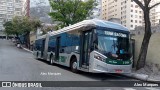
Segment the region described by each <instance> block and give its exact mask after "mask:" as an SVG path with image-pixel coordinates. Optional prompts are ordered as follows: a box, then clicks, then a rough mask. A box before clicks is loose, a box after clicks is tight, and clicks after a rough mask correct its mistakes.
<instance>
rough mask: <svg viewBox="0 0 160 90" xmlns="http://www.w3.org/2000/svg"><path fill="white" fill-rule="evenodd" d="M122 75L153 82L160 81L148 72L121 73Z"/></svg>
mask: <svg viewBox="0 0 160 90" xmlns="http://www.w3.org/2000/svg"><path fill="white" fill-rule="evenodd" d="M121 75H124V76H127V77H131V78H135V79H138V80H142V81H147V82H153V83H157V81H159V80H155V79H152V78H149V75H146V74H137V73H130V74H121Z"/></svg>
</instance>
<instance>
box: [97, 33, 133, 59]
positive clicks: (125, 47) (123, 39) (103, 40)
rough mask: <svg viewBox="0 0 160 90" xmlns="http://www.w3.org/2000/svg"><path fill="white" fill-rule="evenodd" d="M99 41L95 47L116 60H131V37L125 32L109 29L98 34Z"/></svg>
mask: <svg viewBox="0 0 160 90" xmlns="http://www.w3.org/2000/svg"><path fill="white" fill-rule="evenodd" d="M97 35H98V36H97V43H96V45H95V46H97V48H95V49H96V50H97V51H98V52H100V53H102V54H104V55H106V56H107V57H108V58H110V59H114V60H129V59H130V57H131V50H130V44H129V37H128V35H127V34H125V33H118V32H112V31H107V32H105V31H104V32H103V33H98V34H97Z"/></svg>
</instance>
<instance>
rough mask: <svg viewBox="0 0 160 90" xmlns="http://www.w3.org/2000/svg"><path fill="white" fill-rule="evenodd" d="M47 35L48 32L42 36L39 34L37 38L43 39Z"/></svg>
mask: <svg viewBox="0 0 160 90" xmlns="http://www.w3.org/2000/svg"><path fill="white" fill-rule="evenodd" d="M46 36H47V34H44V35H42V36H38V37H37V39H36V40H38V39H42V38H46Z"/></svg>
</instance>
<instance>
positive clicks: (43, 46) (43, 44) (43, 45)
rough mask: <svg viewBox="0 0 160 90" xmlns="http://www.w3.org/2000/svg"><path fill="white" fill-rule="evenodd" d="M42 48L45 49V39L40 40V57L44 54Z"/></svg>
mask: <svg viewBox="0 0 160 90" xmlns="http://www.w3.org/2000/svg"><path fill="white" fill-rule="evenodd" d="M44 49H45V39H43V40H42V48H41V58H43V56H44Z"/></svg>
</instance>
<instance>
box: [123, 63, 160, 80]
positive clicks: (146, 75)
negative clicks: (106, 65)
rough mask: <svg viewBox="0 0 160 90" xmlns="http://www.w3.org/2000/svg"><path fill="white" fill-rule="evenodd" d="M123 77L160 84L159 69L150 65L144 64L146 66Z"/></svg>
mask: <svg viewBox="0 0 160 90" xmlns="http://www.w3.org/2000/svg"><path fill="white" fill-rule="evenodd" d="M123 75H124V76H128V77H132V78H136V79H139V80H143V81H148V82H157V81H159V82H160V69H158V67H156V65H154V64H152V63H149V64H146V66H145V67H144V68H142V69H140V70H137V71H136V70H135V69H133V70H132V73H130V74H123Z"/></svg>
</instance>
